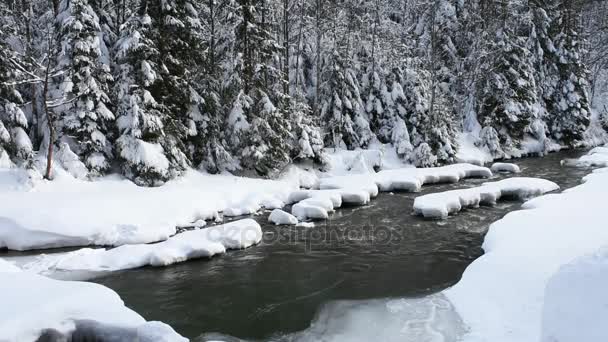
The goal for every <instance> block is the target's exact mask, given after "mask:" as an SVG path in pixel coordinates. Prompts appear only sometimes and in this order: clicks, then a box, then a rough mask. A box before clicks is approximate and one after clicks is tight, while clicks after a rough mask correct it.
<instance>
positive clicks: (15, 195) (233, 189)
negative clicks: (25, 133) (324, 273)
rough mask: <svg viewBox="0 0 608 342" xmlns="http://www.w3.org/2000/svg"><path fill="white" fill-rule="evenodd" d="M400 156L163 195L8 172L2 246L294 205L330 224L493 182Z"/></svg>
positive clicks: (109, 234) (198, 182) (468, 169)
mask: <svg viewBox="0 0 608 342" xmlns="http://www.w3.org/2000/svg"><path fill="white" fill-rule="evenodd" d="M393 154H394V150H392V149H390V148H387V149H386V150H382V149H378V150H368V151H339V152H336V153H335V154H333V155H331V158H330V160H331V162H330V165H331V168H330V169H329V171H328V172H324V173H320V172H313V171H305V170H303V169H301V168H297V167H292V168H291V169H290V170H288V171H287V172H286V173H285V174H284V175H283V177H282V178H281V179H280V180H263V179H253V178H243V177H236V176H231V175H208V174H205V173H201V172H197V171H189V172H188V173H186V175H185V176H184V177H182V178H180V179H177V180H174V181H171V182H168V183H166V184H165V185H163V186H161V187H157V188H143V187H138V186H136V185H135V184H133V183H131V182H130V181H127V180H124V179H119V178H118V177H106V178H103V179H100V180H97V181H93V182H87V181H83V180H80V179H77V178H74V177H72V176H70V175H69V174H68V173H67V172H63V173H61V172H59V173H58V176H57V177H56V179H55V180H54V181H52V182H47V181H43V180H39V179H35V178H32V177H31V175H28V174H27V173H25V172H24V171H22V170H17V169H6V168H5V169H1V170H0V203H2V206H1V207H0V248H1V247H7V248H9V249H12V250H29V249H42V248H54V247H74V246H90V245H96V246H122V245H128V244H135V245H137V244H145V243H151V242H157V241H164V240H166V239H168V238H169V237H171V236H173V235H175V233H176V227H184V226H194V227H201V226H204V225H205V222H204V221H205V220H218V219H219V218H220V216H221V215H223V216H241V215H249V214H254V213H256V212H258V211H260V210H261V209H263V208H265V209H276V208H282V207H284V206H285V205H286V204H294V205H293V207H292V214H293V215H294V216H296V217H297V218H298V219H300V220H308V219H326V218H327V217H328V215H329V213H330V212H331V211H333V210H334V209H336V208H339V207H340V206H342V204H350V205H364V204H367V203H368V202H369V201H370V200H371V198H373V197H375V196H376V195H377V194H378V191H393V190H405V191H419V190H420V188H421V187H422V186H423V185H424V184H428V183H437V182H458V181H459V180H461V179H463V178H466V177H489V176H491V175H492V173H491V172H490V170H489V169H487V168H483V167H479V166H475V165H470V164H456V165H450V166H445V167H438V168H429V169H416V168H412V167H407V166H405V165H403V164H399V162H398V159H397V157H396V155H393ZM375 168H376V169H377V168H386V169H383V170H382V171H379V172H376V171H375V170H374V169H375ZM393 168H394V169H393ZM59 171H60V170H59ZM302 186H304V187H314V188H317V187H320V188H321V190H300V187H302ZM32 208H36V210H35V211H32Z"/></svg>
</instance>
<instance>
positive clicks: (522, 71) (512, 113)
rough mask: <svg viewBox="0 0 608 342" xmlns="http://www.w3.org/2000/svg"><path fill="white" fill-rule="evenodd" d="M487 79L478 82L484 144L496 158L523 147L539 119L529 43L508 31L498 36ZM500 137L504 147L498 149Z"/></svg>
mask: <svg viewBox="0 0 608 342" xmlns="http://www.w3.org/2000/svg"><path fill="white" fill-rule="evenodd" d="M489 51H494V52H495V54H494V55H490V56H489V61H488V64H487V65H486V66H485V68H486V69H484V71H483V78H482V79H481V82H479V83H478V87H479V88H478V93H477V98H478V101H479V107H478V110H477V113H478V119H479V122H480V124H481V125H482V127H483V130H484V131H483V134H482V136H481V137H480V138H481V140H482V141H481V144H482V145H483V146H486V147H488V148H489V149H490V151H491V152H492V154H493V157H494V158H503V157H505V155H504V153H503V150H506V152H507V153H509V152H513V151H515V150H516V149H518V148H519V147H520V144H521V142H522V141H523V139H524V138H525V135H526V133H527V132H529V131H530V124H531V123H532V122H533V121H534V120H535V118H536V117H538V109H537V108H538V106H537V99H538V95H537V93H536V82H535V79H534V73H533V67H532V58H531V54H530V52H529V51H528V50H527V48H526V41H525V39H524V38H523V37H518V36H517V35H516V33H515V32H513V31H512V30H510V29H508V28H506V27H505V28H502V29H500V30H498V32H496V34H495V38H494V41H493V42H492V43H491V46H490V47H489ZM496 138H498V142H499V145H500V146H501V148H498V147H497V146H496V141H495V140H496Z"/></svg>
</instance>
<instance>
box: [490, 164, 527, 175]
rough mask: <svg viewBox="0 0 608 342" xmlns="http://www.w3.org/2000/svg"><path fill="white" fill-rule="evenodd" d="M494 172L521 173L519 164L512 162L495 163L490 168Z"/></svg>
mask: <svg viewBox="0 0 608 342" xmlns="http://www.w3.org/2000/svg"><path fill="white" fill-rule="evenodd" d="M490 170H492V172H497V173H498V172H506V173H520V172H521V170H520V168H519V166H517V165H516V164H512V163H494V164H492V167H491V168H490Z"/></svg>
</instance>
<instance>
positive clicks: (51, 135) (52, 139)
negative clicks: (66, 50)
mask: <svg viewBox="0 0 608 342" xmlns="http://www.w3.org/2000/svg"><path fill="white" fill-rule="evenodd" d="M50 69H51V58H48V60H47V64H46V70H45V75H44V88H43V91H42V100H43V101H44V102H43V103H44V111H45V113H46V121H47V124H48V128H49V146H48V151H47V154H46V173H45V175H44V178H45V179H47V180H51V179H52V176H53V175H52V171H53V146H54V144H55V127H54V125H53V121H54V120H53V115H52V114H51V111H50V110H49V106H48V101H47V100H48V93H49V75H50Z"/></svg>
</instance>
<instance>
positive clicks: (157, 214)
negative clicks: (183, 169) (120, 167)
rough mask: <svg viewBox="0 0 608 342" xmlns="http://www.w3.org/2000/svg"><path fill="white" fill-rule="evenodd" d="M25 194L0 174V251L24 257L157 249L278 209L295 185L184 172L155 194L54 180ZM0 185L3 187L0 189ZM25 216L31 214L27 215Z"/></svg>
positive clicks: (124, 185) (107, 183)
mask: <svg viewBox="0 0 608 342" xmlns="http://www.w3.org/2000/svg"><path fill="white" fill-rule="evenodd" d="M56 176H57V177H56V178H57V179H55V180H54V181H52V182H47V181H39V182H37V183H36V184H34V185H33V187H32V188H31V189H29V190H26V189H24V188H23V186H16V185H15V182H17V181H19V179H21V178H22V176H17V175H16V174H15V172H13V171H11V170H8V171H5V170H0V187H2V188H1V190H2V191H0V203H2V206H0V247H7V248H9V249H13V250H28V249H39V248H51V247H66V246H88V245H99V246H120V245H125V244H142V243H151V242H157V241H163V240H166V239H168V238H169V237H170V236H173V235H174V234H175V233H176V227H178V226H192V222H196V221H199V220H213V219H216V218H217V217H218V216H219V214H218V213H219V212H222V211H224V210H226V211H227V213H228V214H234V213H235V212H236V211H237V209H238V210H240V211H241V213H250V212H252V211H253V209H256V210H257V209H258V208H261V207H262V206H263V205H269V204H273V206H274V205H277V203H280V204H283V203H284V202H286V200H287V196H288V195H289V193H290V192H291V191H293V190H296V189H297V187H298V185H297V184H294V182H293V181H270V180H262V179H250V178H240V177H235V176H229V175H213V176H211V175H208V174H205V173H200V172H197V171H189V172H187V173H186V174H185V175H184V177H182V178H180V179H177V180H174V181H170V182H168V183H167V184H165V185H163V186H161V187H157V188H143V187H138V186H136V185H135V184H133V183H132V182H130V181H127V180H123V179H119V178H118V177H107V178H103V179H101V180H98V181H94V182H87V181H82V180H78V179H74V178H73V177H71V176H69V175H67V174H61V173H57V174H56ZM5 184H6V185H5ZM31 208H36V210H35V214H33V211H32V209H31Z"/></svg>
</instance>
